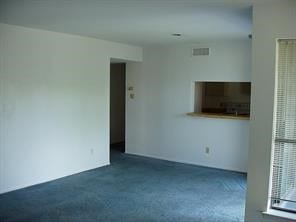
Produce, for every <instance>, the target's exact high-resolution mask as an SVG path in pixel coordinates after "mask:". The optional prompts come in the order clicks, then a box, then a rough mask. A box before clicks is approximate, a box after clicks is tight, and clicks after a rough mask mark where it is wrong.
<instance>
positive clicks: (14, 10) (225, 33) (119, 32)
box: [0, 0, 252, 46]
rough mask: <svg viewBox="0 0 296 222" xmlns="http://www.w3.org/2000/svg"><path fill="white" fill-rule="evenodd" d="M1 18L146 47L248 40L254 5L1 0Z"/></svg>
mask: <svg viewBox="0 0 296 222" xmlns="http://www.w3.org/2000/svg"><path fill="white" fill-rule="evenodd" d="M0 22H2V23H7V24H13V25H20V26H26V27H31V28H38V29H45V30H51V31H56V32H63V33H70V34H78V35H82V36H89V37H94V38H99V39H105V40H111V41H115V42H122V43H128V44H133V45H139V46H145V45H159V44H176V43H198V42H202V41H211V40H218V39H222V40H224V39H244V38H245V39H247V37H248V35H249V34H250V33H251V29H252V8H251V0H21V1H20V0H0ZM173 33H180V34H182V36H181V37H176V36H172V34H173Z"/></svg>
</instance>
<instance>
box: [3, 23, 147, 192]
mask: <svg viewBox="0 0 296 222" xmlns="http://www.w3.org/2000/svg"><path fill="white" fill-rule="evenodd" d="M0 49H1V50H0V90H1V91H0V164H1V165H0V193H3V192H7V191H10V190H14V189H18V188H22V187H25V186H29V185H33V184H37V183H41V182H44V181H48V180H52V179H55V178H59V177H63V176H66V175H70V174H74V173H77V172H81V171H84V170H88V169H92V168H96V167H100V166H103V165H106V164H109V77H110V76H109V69H110V68H109V67H110V57H116V58H120V59H126V60H134V61H140V60H141V57H142V50H141V48H138V47H132V46H128V45H123V44H118V43H112V42H108V41H101V40H97V39H92V38H86V37H80V36H73V35H67V34H60V33H55V32H48V31H41V30H35V29H28V28H23V27H17V26H10V25H5V24H0ZM91 150H93V152H91Z"/></svg>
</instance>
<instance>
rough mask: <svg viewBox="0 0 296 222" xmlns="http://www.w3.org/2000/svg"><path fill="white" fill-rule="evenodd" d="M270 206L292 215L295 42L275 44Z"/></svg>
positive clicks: (295, 189)
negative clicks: (276, 46) (274, 101)
mask: <svg viewBox="0 0 296 222" xmlns="http://www.w3.org/2000/svg"><path fill="white" fill-rule="evenodd" d="M277 65H278V79H277V96H276V98H277V107H276V127H275V139H274V141H273V146H274V151H273V152H274V153H273V166H272V167H273V175H272V189H271V207H272V208H276V209H280V210H285V211H291V212H296V40H279V42H278V64H277Z"/></svg>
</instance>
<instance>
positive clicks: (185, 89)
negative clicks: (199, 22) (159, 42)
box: [126, 37, 251, 172]
mask: <svg viewBox="0 0 296 222" xmlns="http://www.w3.org/2000/svg"><path fill="white" fill-rule="evenodd" d="M193 47H210V52H211V53H210V56H196V57H193V56H191V51H192V48H193ZM143 53H144V54H143V63H128V64H127V77H126V78H127V87H129V86H133V87H134V91H133V93H134V94H135V98H134V99H131V98H129V93H128V94H127V114H126V115H127V116H126V124H127V126H126V152H127V153H131V154H138V155H143V156H150V157H155V158H160V159H166V160H172V161H177V162H184V163H192V164H197V165H203V166H209V167H216V168H222V169H229V170H235V171H242V172H246V171H247V160H248V148H249V121H248V120H231V119H213V118H205V117H190V116H187V115H186V113H189V112H193V109H194V85H195V84H194V82H195V81H230V82H235V81H237V82H239V81H250V79H251V40H250V39H248V38H247V37H246V39H244V40H232V41H217V42H208V43H203V44H195V45H183V44H180V45H173V46H163V47H160V46H159V47H149V48H144V51H143ZM206 147H209V148H210V153H209V154H207V153H206V152H205V149H206Z"/></svg>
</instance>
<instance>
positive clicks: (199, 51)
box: [192, 48, 210, 56]
mask: <svg viewBox="0 0 296 222" xmlns="http://www.w3.org/2000/svg"><path fill="white" fill-rule="evenodd" d="M192 55H193V56H208V55H210V48H194V49H192Z"/></svg>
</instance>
